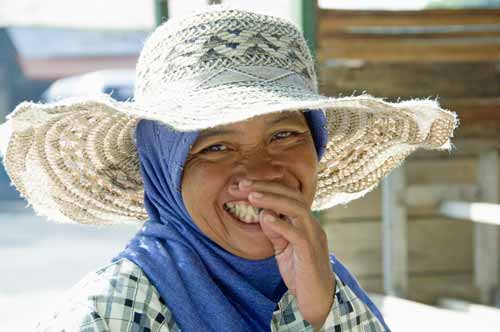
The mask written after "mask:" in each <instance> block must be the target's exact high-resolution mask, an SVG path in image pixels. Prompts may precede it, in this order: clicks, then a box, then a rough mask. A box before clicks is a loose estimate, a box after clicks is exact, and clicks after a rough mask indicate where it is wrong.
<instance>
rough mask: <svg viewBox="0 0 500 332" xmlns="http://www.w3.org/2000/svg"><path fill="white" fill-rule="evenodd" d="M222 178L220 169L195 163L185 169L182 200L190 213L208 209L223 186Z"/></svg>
mask: <svg viewBox="0 0 500 332" xmlns="http://www.w3.org/2000/svg"><path fill="white" fill-rule="evenodd" d="M222 178H223V177H222V172H221V170H220V168H219V167H214V166H212V167H211V166H210V165H207V164H202V163H193V164H192V165H187V166H186V167H185V168H184V174H183V177H182V198H183V199H184V204H185V205H186V208H187V209H188V211H189V212H190V213H191V212H193V211H194V210H199V209H200V208H203V207H206V206H207V204H211V202H213V200H214V199H216V197H217V194H218V191H219V190H220V188H221V187H222V186H223V182H222ZM210 198H213V199H210Z"/></svg>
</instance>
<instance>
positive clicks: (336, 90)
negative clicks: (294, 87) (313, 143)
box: [319, 59, 500, 116]
mask: <svg viewBox="0 0 500 332" xmlns="http://www.w3.org/2000/svg"><path fill="white" fill-rule="evenodd" d="M497 67H498V63H496V62H477V63H468V62H452V63H433V62H428V63H426V62H408V63H374V62H369V61H363V60H359V61H356V60H351V61H349V60H345V61H342V60H335V59H333V60H330V61H326V62H324V63H321V65H320V66H319V68H320V70H319V80H320V82H321V92H322V93H323V94H326V95H338V94H342V95H350V94H351V93H352V91H354V90H357V91H366V92H367V93H369V94H372V95H374V96H384V97H387V98H389V99H397V98H410V97H413V98H414V97H424V98H428V97H431V98H433V97H438V96H439V98H440V100H441V102H442V103H444V102H446V103H450V104H451V106H453V108H450V109H452V110H454V111H455V109H457V108H461V110H462V109H463V110H465V111H469V114H470V113H471V111H475V110H476V108H486V107H488V110H491V109H495V108H496V110H499V112H498V113H499V114H500V98H499V92H498V86H500V70H498V68H497ZM464 77H466V78H467V79H466V80H464ZM492 116H493V114H492Z"/></svg>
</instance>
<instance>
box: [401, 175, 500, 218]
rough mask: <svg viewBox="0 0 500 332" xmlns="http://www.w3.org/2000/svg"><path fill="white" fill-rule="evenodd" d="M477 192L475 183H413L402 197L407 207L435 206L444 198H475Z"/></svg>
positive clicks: (477, 195) (466, 199) (469, 199)
mask: <svg viewBox="0 0 500 332" xmlns="http://www.w3.org/2000/svg"><path fill="white" fill-rule="evenodd" d="M479 192H480V191H479V187H478V186H477V185H467V184H450V183H443V184H431V185H429V184H424V185H416V184H414V185H411V186H408V188H407V189H406V191H405V193H404V197H403V199H404V202H405V205H406V207H407V208H408V209H410V208H416V207H422V206H427V207H428V206H436V207H437V206H439V205H440V203H441V202H442V201H444V200H464V201H472V200H475V199H477V198H478V197H479ZM447 203H448V202H447ZM441 206H443V205H441ZM499 209H500V206H499ZM499 215H500V213H499Z"/></svg>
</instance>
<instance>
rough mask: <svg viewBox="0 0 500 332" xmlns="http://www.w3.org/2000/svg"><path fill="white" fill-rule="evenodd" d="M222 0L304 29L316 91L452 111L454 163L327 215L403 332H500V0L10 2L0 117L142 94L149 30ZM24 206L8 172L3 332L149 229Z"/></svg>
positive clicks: (353, 265)
mask: <svg viewBox="0 0 500 332" xmlns="http://www.w3.org/2000/svg"><path fill="white" fill-rule="evenodd" d="M220 2H223V3H227V4H231V5H235V6H239V7H241V8H245V9H249V10H252V11H256V12H261V13H267V14H271V15H275V16H281V17H286V18H289V19H291V20H293V21H294V22H296V23H297V24H298V25H299V27H300V28H301V29H302V31H303V32H304V35H305V36H306V38H307V40H308V43H309V46H310V48H311V51H312V52H313V54H314V55H315V57H316V61H317V71H318V75H319V81H320V90H321V91H320V92H321V93H322V94H325V95H330V96H345V95H352V94H361V93H362V92H367V93H369V94H372V95H375V96H380V97H386V98H387V100H389V101H396V100H405V99H410V98H429V99H437V100H438V101H439V102H440V103H441V105H442V106H443V107H444V108H446V109H450V110H452V111H455V112H457V113H458V115H459V118H460V127H459V128H458V129H457V130H456V132H455V137H454V138H453V140H454V144H455V149H454V150H453V152H452V153H451V154H448V153H447V152H429V151H419V152H417V153H415V154H414V155H412V156H411V157H410V158H409V159H408V160H407V162H406V163H405V164H404V166H402V167H400V168H398V169H397V170H396V171H394V172H393V173H391V175H390V176H389V177H388V178H386V179H385V180H384V181H383V183H382V184H381V185H380V186H379V187H378V189H376V190H374V191H373V192H371V193H369V194H368V195H367V196H365V197H364V198H361V199H359V200H356V201H354V202H352V203H349V204H347V205H345V206H339V207H334V208H332V209H329V210H327V211H324V212H322V213H321V214H320V215H319V216H318V217H319V219H320V222H321V223H322V225H323V227H324V228H325V230H326V231H327V234H328V238H329V245H330V250H331V251H332V252H334V253H335V254H336V256H337V257H338V258H339V259H340V260H341V261H343V262H344V263H345V264H346V265H347V266H348V268H349V269H350V270H351V272H353V274H354V275H355V276H356V277H357V279H358V281H359V282H360V283H361V285H362V286H363V287H364V288H365V289H366V290H367V291H368V292H369V293H370V295H371V297H372V298H373V299H374V301H375V302H376V303H377V305H378V306H379V308H380V309H381V310H382V312H383V314H384V316H385V318H386V320H387V322H388V324H389V326H390V327H391V328H392V329H393V331H421V330H426V331H443V330H453V331H455V332H457V331H471V330H481V331H500V292H499V282H500V245H499V229H500V227H499V226H500V206H499V205H498V204H499V181H498V178H499V166H498V150H499V143H500V141H499V138H500V131H499V128H500V89H499V88H500V0H414V1H411V0H410V1H392V0H391V1H370V0H359V1H349V0H274V1H268V0H252V1H248V0H247V1H243V0H239V1H236V0H234V1H230V0H225V1H207V0H170V1H163V0H107V1H101V0H85V1H79V0H72V1H67V0H46V1H43V2H40V1H33V0H0V122H4V121H5V117H6V115H7V114H9V113H10V112H11V111H12V110H13V109H14V107H15V106H16V105H17V104H18V103H19V102H21V101H24V100H33V101H40V102H51V101H55V100H58V99H60V98H64V97H69V96H74V95H81V94H93V93H95V92H97V91H101V92H105V93H108V94H111V96H112V97H114V98H115V99H117V100H129V99H131V98H133V86H134V68H135V62H136V60H137V57H138V55H139V52H140V50H141V48H142V44H143V42H144V40H145V38H146V37H147V36H148V35H149V33H150V32H151V31H152V30H153V29H154V28H155V26H157V25H158V24H160V23H161V22H162V21H164V20H166V19H168V18H169V17H176V16H178V15H183V14H185V13H188V12H189V11H191V10H193V9H196V8H197V7H200V6H203V5H206V4H208V3H220ZM26 205H27V203H26V201H24V200H23V199H22V198H21V197H20V196H19V194H18V192H17V191H16V190H15V188H14V187H13V186H11V185H10V180H9V178H8V176H7V175H6V173H5V170H4V169H3V165H1V164H0V258H2V260H3V262H4V263H3V264H2V267H0V317H2V320H1V321H0V331H31V329H32V327H33V326H34V325H35V323H36V322H37V321H38V320H40V319H44V318H46V317H48V315H49V314H50V313H51V311H52V310H53V309H54V308H57V305H58V301H59V300H60V299H61V296H62V294H63V293H64V292H65V291H66V290H67V289H69V288H70V287H71V286H73V285H74V284H75V283H76V282H77V281H79V280H80V279H81V278H82V277H83V276H84V275H85V274H87V273H89V272H90V271H92V270H94V269H96V268H99V267H101V266H103V265H105V264H107V263H108V262H109V260H110V259H111V258H112V257H113V256H114V255H115V254H116V253H118V252H119V251H120V250H121V249H122V248H123V247H124V246H125V244H126V242H127V241H128V239H129V238H131V237H132V236H133V235H134V234H135V232H136V231H137V230H138V227H139V225H137V227H133V226H113V227H109V228H101V229H97V228H93V227H91V226H80V225H69V224H56V223H54V222H49V221H46V220H45V219H44V218H43V217H39V216H36V215H35V213H34V212H33V211H32V209H31V208H29V207H26ZM27 318H28V319H27Z"/></svg>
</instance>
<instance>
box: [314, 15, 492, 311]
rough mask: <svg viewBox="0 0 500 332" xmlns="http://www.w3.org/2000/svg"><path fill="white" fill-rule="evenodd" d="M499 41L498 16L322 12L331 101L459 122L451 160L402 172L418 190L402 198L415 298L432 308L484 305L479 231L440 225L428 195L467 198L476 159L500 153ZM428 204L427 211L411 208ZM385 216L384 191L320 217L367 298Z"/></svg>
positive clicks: (322, 52) (417, 159) (432, 159)
mask: <svg viewBox="0 0 500 332" xmlns="http://www.w3.org/2000/svg"><path fill="white" fill-rule="evenodd" d="M498 36H500V11H499V10H460V11H452V10H430V11H405V12H385V11H341V10H338V11H336V10H325V9H319V11H318V31H317V38H318V42H317V44H318V50H317V54H318V57H317V61H318V73H319V81H320V90H321V92H322V93H323V94H326V95H330V96H339V95H344V96H345V95H351V94H353V92H354V91H356V93H355V94H360V93H361V92H362V91H365V92H367V93H370V94H372V95H374V96H381V97H386V98H387V99H388V100H392V101H395V100H397V99H401V100H406V99H409V98H432V99H436V98H437V99H438V101H439V102H440V103H441V105H443V107H445V108H447V109H450V110H452V111H456V112H457V113H458V115H459V118H460V121H461V122H460V127H459V128H458V129H457V130H456V132H455V137H454V138H453V140H454V142H459V144H458V146H457V148H456V149H455V150H454V151H453V152H452V153H451V154H449V153H448V152H430V153H429V152H424V151H420V152H417V153H415V154H414V155H412V156H411V157H410V158H409V159H407V161H406V162H405V164H404V167H405V173H406V177H407V182H408V187H409V188H414V189H415V191H412V192H411V193H410V194H409V195H408V196H407V197H406V198H402V199H406V201H407V204H409V205H410V206H409V207H408V216H409V217H408V248H409V252H408V270H409V294H408V298H410V299H412V300H416V301H420V302H425V303H430V304H433V303H435V302H436V301H437V299H438V298H439V297H443V296H451V297H456V298H462V299H466V300H469V301H478V299H479V292H478V288H477V287H476V286H475V285H474V271H473V269H474V250H473V249H474V225H473V223H472V222H468V221H461V220H452V219H447V218H444V217H440V216H439V215H438V213H437V211H436V207H437V205H436V204H435V203H436V202H435V201H436V199H435V197H433V195H434V196H435V194H436V192H430V191H429V192H427V191H426V189H425V188H426V186H429V187H430V186H431V185H433V186H436V185H441V187H440V188H441V191H439V190H438V191H439V192H438V196H439V197H443V198H445V197H446V198H455V197H453V196H460V193H459V192H458V193H457V191H456V190H455V189H456V188H455V187H457V186H459V185H462V184H465V185H467V184H468V185H471V186H474V185H476V184H477V175H476V172H477V152H478V151H479V150H481V149H488V148H493V149H497V151H498V150H499V146H500V121H499V120H500V91H499V89H498V87H499V86H500V84H499V83H500V42H499V40H500V39H499V38H498ZM492 171H493V170H492ZM496 185H497V186H498V184H496ZM415 186H417V187H415ZM412 193H414V194H412ZM480 194H481V193H480V192H477V191H475V192H472V193H469V199H472V200H474V199H477V200H479V199H480ZM417 196H418V197H417ZM458 198H460V197H458ZM425 200H428V203H429V204H427V205H426V204H425V203H424V204H423V205H422V204H420V206H416V205H412V204H413V203H415V201H420V202H423V201H425ZM381 207H382V204H381V187H380V186H379V187H378V188H377V189H376V190H374V191H372V192H371V193H369V194H367V195H366V196H365V197H363V198H361V199H358V200H356V201H354V202H351V203H349V204H347V205H342V206H337V207H334V208H331V209H329V210H327V211H324V212H323V213H322V214H321V221H322V223H323V225H324V228H325V230H326V231H327V234H328V238H329V245H330V249H331V251H332V252H334V253H335V254H336V256H337V257H338V258H339V259H340V260H341V261H343V262H344V263H345V264H346V265H347V266H348V268H349V269H350V270H351V271H352V272H353V273H354V275H355V276H356V278H357V279H358V281H359V282H360V283H361V285H362V286H363V287H364V288H365V289H366V290H368V291H372V292H380V293H382V292H383V275H382V266H383V265H382V223H381V220H382V217H381ZM499 236H500V232H499ZM499 254H500V253H499ZM499 273H500V271H499Z"/></svg>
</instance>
